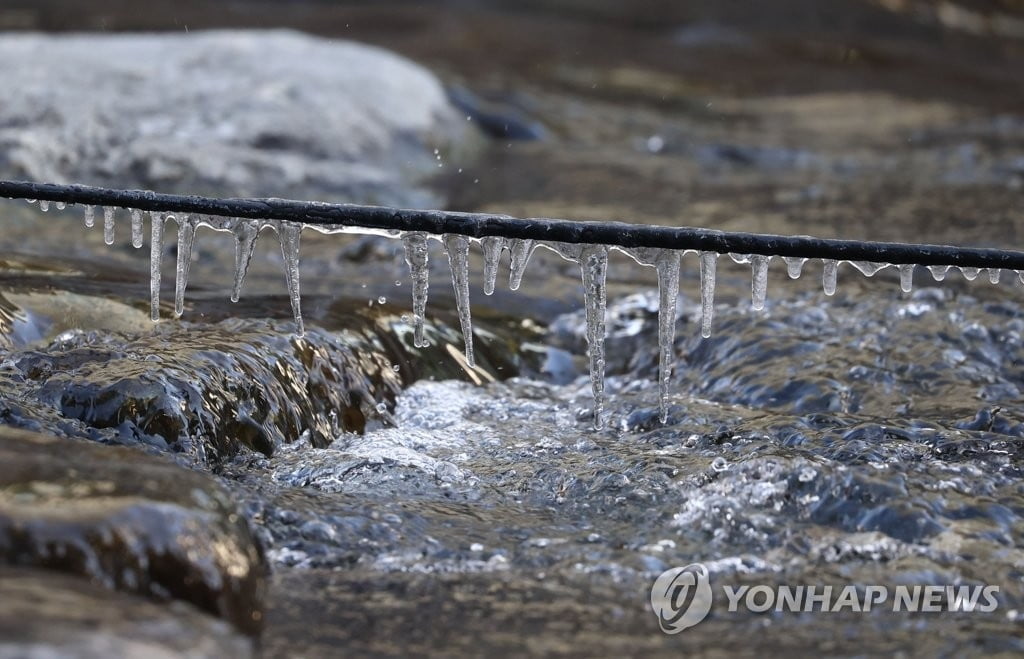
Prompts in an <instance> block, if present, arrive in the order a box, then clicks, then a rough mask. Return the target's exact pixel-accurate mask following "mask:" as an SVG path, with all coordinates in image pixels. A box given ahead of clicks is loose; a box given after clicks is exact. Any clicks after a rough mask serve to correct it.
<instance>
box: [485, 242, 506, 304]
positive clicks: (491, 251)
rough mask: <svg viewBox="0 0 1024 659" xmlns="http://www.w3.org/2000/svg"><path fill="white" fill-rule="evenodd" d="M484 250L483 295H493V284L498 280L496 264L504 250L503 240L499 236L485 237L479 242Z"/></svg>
mask: <svg viewBox="0 0 1024 659" xmlns="http://www.w3.org/2000/svg"><path fill="white" fill-rule="evenodd" d="M480 244H481V246H482V247H483V249H484V295H493V294H494V283H495V281H497V279H498V263H499V261H501V252H502V250H504V249H505V239H504V238H502V237H500V236H487V237H486V238H484V239H483V240H481V241H480Z"/></svg>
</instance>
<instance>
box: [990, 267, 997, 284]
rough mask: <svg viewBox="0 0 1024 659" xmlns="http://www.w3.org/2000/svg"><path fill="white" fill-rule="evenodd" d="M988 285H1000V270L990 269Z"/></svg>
mask: <svg viewBox="0 0 1024 659" xmlns="http://www.w3.org/2000/svg"><path fill="white" fill-rule="evenodd" d="M988 283H990V284H998V283H999V268H989V269H988Z"/></svg>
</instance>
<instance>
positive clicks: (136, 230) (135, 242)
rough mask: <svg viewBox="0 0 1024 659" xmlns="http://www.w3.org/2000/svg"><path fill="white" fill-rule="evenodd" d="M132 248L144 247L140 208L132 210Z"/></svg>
mask: <svg viewBox="0 0 1024 659" xmlns="http://www.w3.org/2000/svg"><path fill="white" fill-rule="evenodd" d="M132 247H134V248H135V249H138V248H140V247H142V211H140V210H139V209H138V208H133V209H132Z"/></svg>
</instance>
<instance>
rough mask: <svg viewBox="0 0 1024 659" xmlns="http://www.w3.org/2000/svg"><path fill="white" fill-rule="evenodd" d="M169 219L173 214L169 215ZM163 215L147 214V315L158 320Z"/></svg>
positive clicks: (162, 257) (162, 259)
mask: <svg viewBox="0 0 1024 659" xmlns="http://www.w3.org/2000/svg"><path fill="white" fill-rule="evenodd" d="M169 217H170V218H171V219H173V218H174V216H173V215H171V216H169ZM164 220H165V218H164V215H163V213H158V212H157V211H152V212H150V214H149V224H150V227H149V229H150V230H149V316H150V318H152V319H153V322H154V323H155V322H156V321H158V320H160V275H161V268H162V267H163V262H164Z"/></svg>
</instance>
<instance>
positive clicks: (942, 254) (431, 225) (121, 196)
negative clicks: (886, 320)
mask: <svg viewBox="0 0 1024 659" xmlns="http://www.w3.org/2000/svg"><path fill="white" fill-rule="evenodd" d="M0 197H8V198H16V199H36V200H46V201H50V202H64V203H66V204H89V205H94V206H122V207H126V208H138V209H140V210H148V211H163V212H177V213H196V214H205V215H216V216H222V217H237V218H246V219H255V220H285V221H291V222H303V223H306V224H316V225H325V224H334V225H343V226H353V227H366V228H374V229H386V230H388V229H390V230H398V231H425V232H427V233H434V234H444V233H455V234H461V235H465V236H471V237H474V238H482V237H484V236H502V237H505V238H522V239H532V240H546V241H556V242H565V243H591V244H604V245H619V246H622V247H655V248H669V249H680V250H686V249H693V250H698V251H710V252H718V253H720V254H725V253H729V252H732V253H736V254H762V255H765V256H790V257H798V258H819V259H834V260H837V261H869V262H874V263H894V264H903V263H912V264H917V265H925V266H928V265H938V266H944V265H950V266H960V267H965V268H1001V269H1007V270H1024V252H1019V251H1013V250H1004V249H986V248H978V247H953V246H949V245H916V244H909V243H886V242H870V241H859V240H835V239H823V238H812V237H802V236H777V235H771V234H757V233H743V232H736V231H716V230H712V229H695V228H690V227H665V226H652V225H644V224H626V223H623V222H574V221H570V220H553V219H544V218H531V219H517V218H514V217H509V216H506V215H491V214H487V213H457V212H451V211H432V210H403V209H396V208H384V207H379V206H357V205H352V204H327V203H320V202H311V201H293V200H288V199H213V198H210V197H196V196H182V195H170V194H159V193H156V192H150V191H143V190H110V189H106V188H95V187H89V186H84V185H58V184H54V183H32V182H25V181H21V182H19V181H0Z"/></svg>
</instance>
